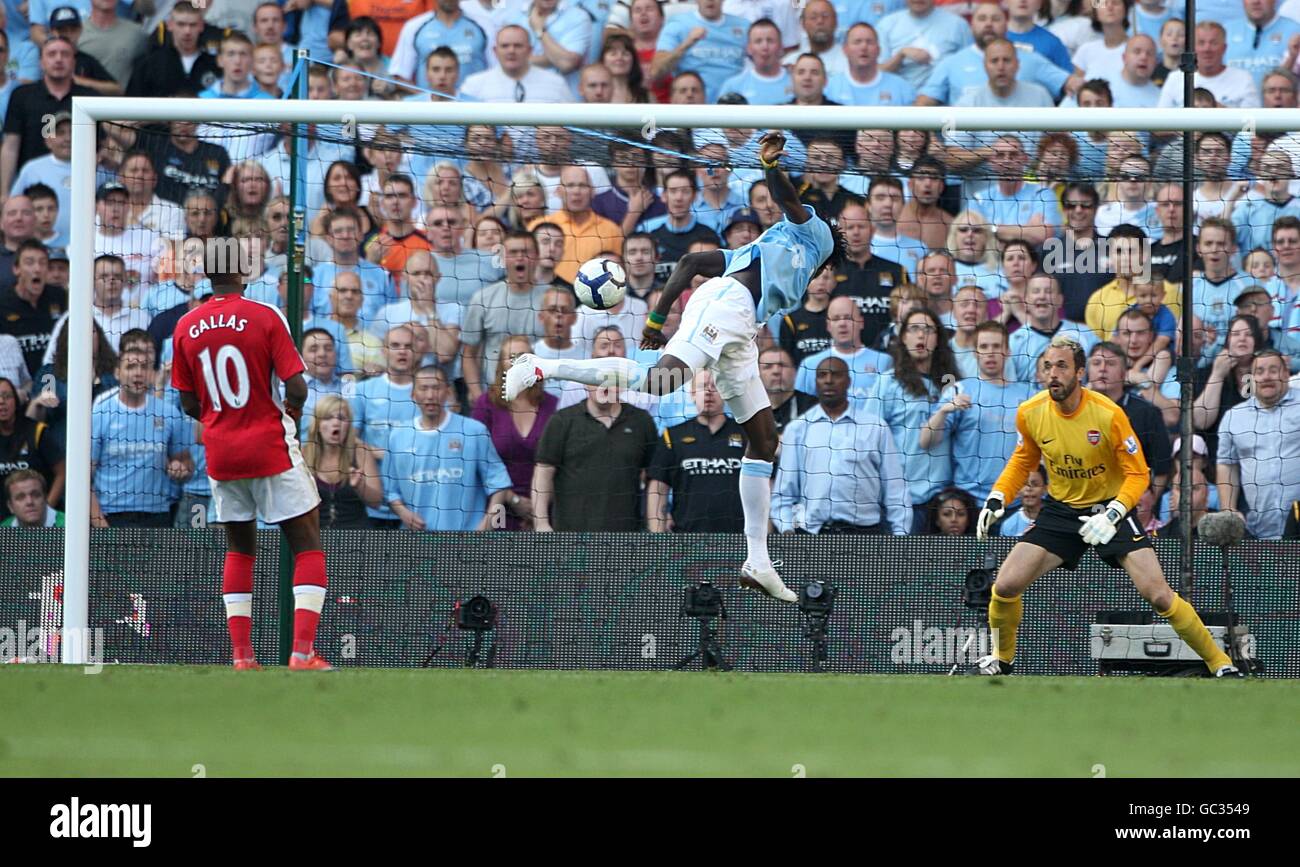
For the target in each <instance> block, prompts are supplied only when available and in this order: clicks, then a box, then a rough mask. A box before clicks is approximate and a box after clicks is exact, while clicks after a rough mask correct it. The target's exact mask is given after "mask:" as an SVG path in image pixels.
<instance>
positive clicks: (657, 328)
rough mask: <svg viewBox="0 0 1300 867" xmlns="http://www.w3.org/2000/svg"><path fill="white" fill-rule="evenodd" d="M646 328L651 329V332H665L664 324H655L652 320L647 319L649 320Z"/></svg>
mask: <svg viewBox="0 0 1300 867" xmlns="http://www.w3.org/2000/svg"><path fill="white" fill-rule="evenodd" d="M645 327H646V328H649V329H650V330H651V331H663V330H664V324H663V323H662V322H655V321H654V320H651V319H647V320H646V323H645Z"/></svg>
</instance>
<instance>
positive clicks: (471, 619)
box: [456, 596, 497, 632]
mask: <svg viewBox="0 0 1300 867" xmlns="http://www.w3.org/2000/svg"><path fill="white" fill-rule="evenodd" d="M496 622H497V607H496V606H495V605H493V604H492V600H490V599H488V598H487V597H486V596H471V597H470V598H469V599H466V600H465V601H464V602H457V603H456V626H458V627H459V628H461V629H467V630H470V631H472V632H487V631H488V630H489V629H491V628H492V627H493V626H495V625H496Z"/></svg>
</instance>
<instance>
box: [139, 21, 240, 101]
mask: <svg viewBox="0 0 1300 867" xmlns="http://www.w3.org/2000/svg"><path fill="white" fill-rule="evenodd" d="M202 35H203V13H202V12H201V11H200V10H198V9H196V8H195V7H194V5H193V4H192V3H190V2H188V0H180V2H178V3H177V4H176V5H175V6H174V7H173V8H172V11H171V14H170V15H168V16H167V36H168V37H170V38H169V39H167V40H166V41H165V42H164V44H162V45H155V46H153V47H152V48H150V49H149V52H148V53H147V54H145V56H144V57H142V58H140V60H139V62H137V63H136V65H135V69H134V70H133V71H132V72H131V83H130V84H128V85H127V88H126V95H127V96H172V95H174V94H175V93H176V92H177V91H180V90H191V91H193V92H195V93H199V92H201V91H204V90H207V89H208V88H209V87H211V86H212V85H213V84H214V83H216V81H217V79H218V78H220V77H221V69H220V68H219V67H218V66H217V58H216V57H214V56H213V55H212V54H210V53H208V52H207V51H205V50H204V47H203V45H202V44H200V37H201V36H202Z"/></svg>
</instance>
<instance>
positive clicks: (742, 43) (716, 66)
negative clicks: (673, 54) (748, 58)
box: [655, 9, 749, 102]
mask: <svg viewBox="0 0 1300 867" xmlns="http://www.w3.org/2000/svg"><path fill="white" fill-rule="evenodd" d="M697 27H703V28H704V29H705V31H707V34H708V35H706V36H705V37H704V38H703V39H701V40H700V41H699V42H697V43H695V44H694V45H692V46H691V48H690V49H689V50H688V51H687V52H686V54H685V55H683V56H682V59H681V62H680V63H678V64H677V71H678V72H694V73H697V74H698V75H699V76H700V78H701V79H703V81H704V98H705V100H706V101H707V102H716V101H717V99H718V97H719V96H721V95H722V83H723V82H724V81H726V80H727V79H728V78H730V77H731V76H733V75H735V74H736V73H738V72H740V71H741V70H742V69H743V68H744V67H745V48H746V44H747V42H748V39H749V22H748V21H746V20H745V19H744V18H740V17H738V16H736V15H726V14H723V15H722V16H721V17H720V18H719V19H718V20H717V21H709V20H707V19H706V18H705V17H704V16H703V15H701V14H700V13H699V11H698V10H696V9H692V10H690V11H689V12H682V13H681V14H679V15H674V16H672V17H671V18H669V19H668V20H667V21H666V22H665V23H664V27H663V30H661V31H660V32H659V43H658V44H657V45H656V46H655V48H656V50H658V51H675V50H677V46H679V45H681V44H682V43H683V42H685V41H686V37H687V36H689V35H690V32H691V31H692V30H694V29H695V28H697Z"/></svg>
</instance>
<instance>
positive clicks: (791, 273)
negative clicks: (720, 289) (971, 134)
mask: <svg viewBox="0 0 1300 867" xmlns="http://www.w3.org/2000/svg"><path fill="white" fill-rule="evenodd" d="M679 17H680V16H679ZM803 207H804V210H806V211H807V212H808V217H809V219H808V220H807V221H806V222H803V223H792V222H790V221H789V220H787V219H786V218H784V217H782V218H781V219H780V220H778V221H777V222H776V223H774V224H773V225H771V226H769V227H768V228H767V230H766V231H764V232H763V234H761V235H759V236H758V238H756V239H755V240H753V241H750V242H749V243H748V244H746V245H744V246H743V247H738V248H736V249H735V250H723V251H722V255H723V256H724V257H725V260H726V266H725V270H724V271H723V272H722V273H723V274H724V275H727V274H734V273H736V272H737V271H743V270H744V269H745V268H747V267H749V265H750V264H751V263H752V262H753V261H754V259H755V257H757V258H758V260H759V263H760V264H759V267H760V270H761V272H762V274H761V279H762V294H761V295H760V297H759V301H758V311H757V317H758V321H760V322H762V321H764V320H766V319H769V318H771V317H772V316H774V315H781V316H784V315H785V314H787V313H789V312H790V311H791V310H794V309H795V308H797V307H798V306H799V305H800V304H802V303H803V296H804V292H805V291H806V290H807V288H808V281H809V280H811V279H812V275H813V272H814V271H816V270H817V268H818V267H819V266H820V265H821V263H822V262H825V261H826V257H828V256H830V254H831V248H832V247H833V246H834V241H833V239H832V238H831V227H830V226H829V225H827V224H826V221H825V220H823V219H822V218H821V217H819V216H817V212H816V211H814V210H813V207H812V205H804V206H803Z"/></svg>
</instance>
